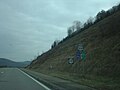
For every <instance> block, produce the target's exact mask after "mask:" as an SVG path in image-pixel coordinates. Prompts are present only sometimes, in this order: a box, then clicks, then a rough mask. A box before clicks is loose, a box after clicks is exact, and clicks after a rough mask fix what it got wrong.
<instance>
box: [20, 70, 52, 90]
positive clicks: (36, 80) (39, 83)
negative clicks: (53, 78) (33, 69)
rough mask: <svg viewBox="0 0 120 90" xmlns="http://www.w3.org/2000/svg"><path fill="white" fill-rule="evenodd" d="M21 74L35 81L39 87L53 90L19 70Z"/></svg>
mask: <svg viewBox="0 0 120 90" xmlns="http://www.w3.org/2000/svg"><path fill="white" fill-rule="evenodd" d="M18 70H19V71H20V72H22V73H23V74H25V75H26V76H28V77H29V78H31V79H32V80H33V81H35V82H36V83H38V84H39V85H41V86H42V87H44V88H45V89H46V90H51V89H50V88H48V87H47V86H45V85H44V84H42V83H40V82H39V81H37V80H36V79H34V78H33V77H31V76H30V75H28V74H27V73H25V72H23V71H22V70H20V69H18Z"/></svg>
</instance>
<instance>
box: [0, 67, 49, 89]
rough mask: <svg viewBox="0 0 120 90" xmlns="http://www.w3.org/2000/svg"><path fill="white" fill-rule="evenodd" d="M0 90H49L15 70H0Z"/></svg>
mask: <svg viewBox="0 0 120 90" xmlns="http://www.w3.org/2000/svg"><path fill="white" fill-rule="evenodd" d="M0 90H50V89H49V88H47V87H46V86H44V85H43V84H41V83H40V82H38V81H36V80H34V79H33V78H32V77H30V76H28V75H26V74H25V73H24V72H22V71H20V70H19V69H17V68H0Z"/></svg>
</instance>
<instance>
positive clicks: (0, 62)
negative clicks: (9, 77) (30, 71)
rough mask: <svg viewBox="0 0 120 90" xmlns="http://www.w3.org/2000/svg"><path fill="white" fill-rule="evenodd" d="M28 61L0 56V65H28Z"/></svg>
mask: <svg viewBox="0 0 120 90" xmlns="http://www.w3.org/2000/svg"><path fill="white" fill-rule="evenodd" d="M29 64H30V62H28V61H26V62H14V61H12V60H9V59H5V58H0V67H25V66H27V65H29Z"/></svg>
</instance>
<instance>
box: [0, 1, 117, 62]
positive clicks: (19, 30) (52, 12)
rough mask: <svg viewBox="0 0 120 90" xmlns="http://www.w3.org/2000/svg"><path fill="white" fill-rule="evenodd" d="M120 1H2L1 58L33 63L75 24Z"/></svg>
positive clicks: (0, 21) (0, 22) (0, 6)
mask: <svg viewBox="0 0 120 90" xmlns="http://www.w3.org/2000/svg"><path fill="white" fill-rule="evenodd" d="M118 2H119V0H0V57H1V58H8V59H11V60H14V61H26V60H32V59H33V58H34V57H35V56H37V55H38V53H39V54H41V53H42V52H45V51H47V50H49V49H50V47H51V44H52V43H53V41H54V40H56V39H60V40H61V39H63V38H64V37H65V36H66V35H67V27H69V26H71V25H72V22H73V21H75V20H79V21H81V22H84V21H86V20H87V18H89V17H90V16H95V15H96V14H97V12H99V11H100V10H102V9H104V10H107V9H109V8H111V7H112V6H114V5H116V4H118Z"/></svg>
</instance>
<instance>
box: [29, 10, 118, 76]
mask: <svg viewBox="0 0 120 90" xmlns="http://www.w3.org/2000/svg"><path fill="white" fill-rule="evenodd" d="M80 43H82V44H83V45H84V49H85V51H86V55H87V56H86V60H85V61H81V60H79V61H78V60H76V59H75V63H74V64H72V65H71V64H68V58H69V57H71V56H72V57H75V55H76V50H77V46H78V44H80ZM83 65H84V66H83ZM83 67H84V68H83ZM28 68H29V69H32V70H35V71H38V72H44V73H51V72H52V73H58V72H62V73H63V72H64V73H74V74H77V75H79V76H80V75H81V74H83V69H84V74H85V75H94V76H107V77H120V11H119V12H117V13H115V14H113V15H111V16H109V17H107V18H105V19H103V20H101V21H100V22H98V23H97V24H95V25H93V26H91V27H90V28H89V29H87V30H84V31H83V32H81V33H79V34H77V35H76V36H74V37H72V38H70V39H68V40H66V41H64V42H63V43H61V44H60V45H58V46H57V47H55V48H53V49H51V50H49V51H48V52H46V53H44V54H42V55H41V56H39V57H37V59H36V60H34V61H33V62H32V63H31V65H30V66H28Z"/></svg>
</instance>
